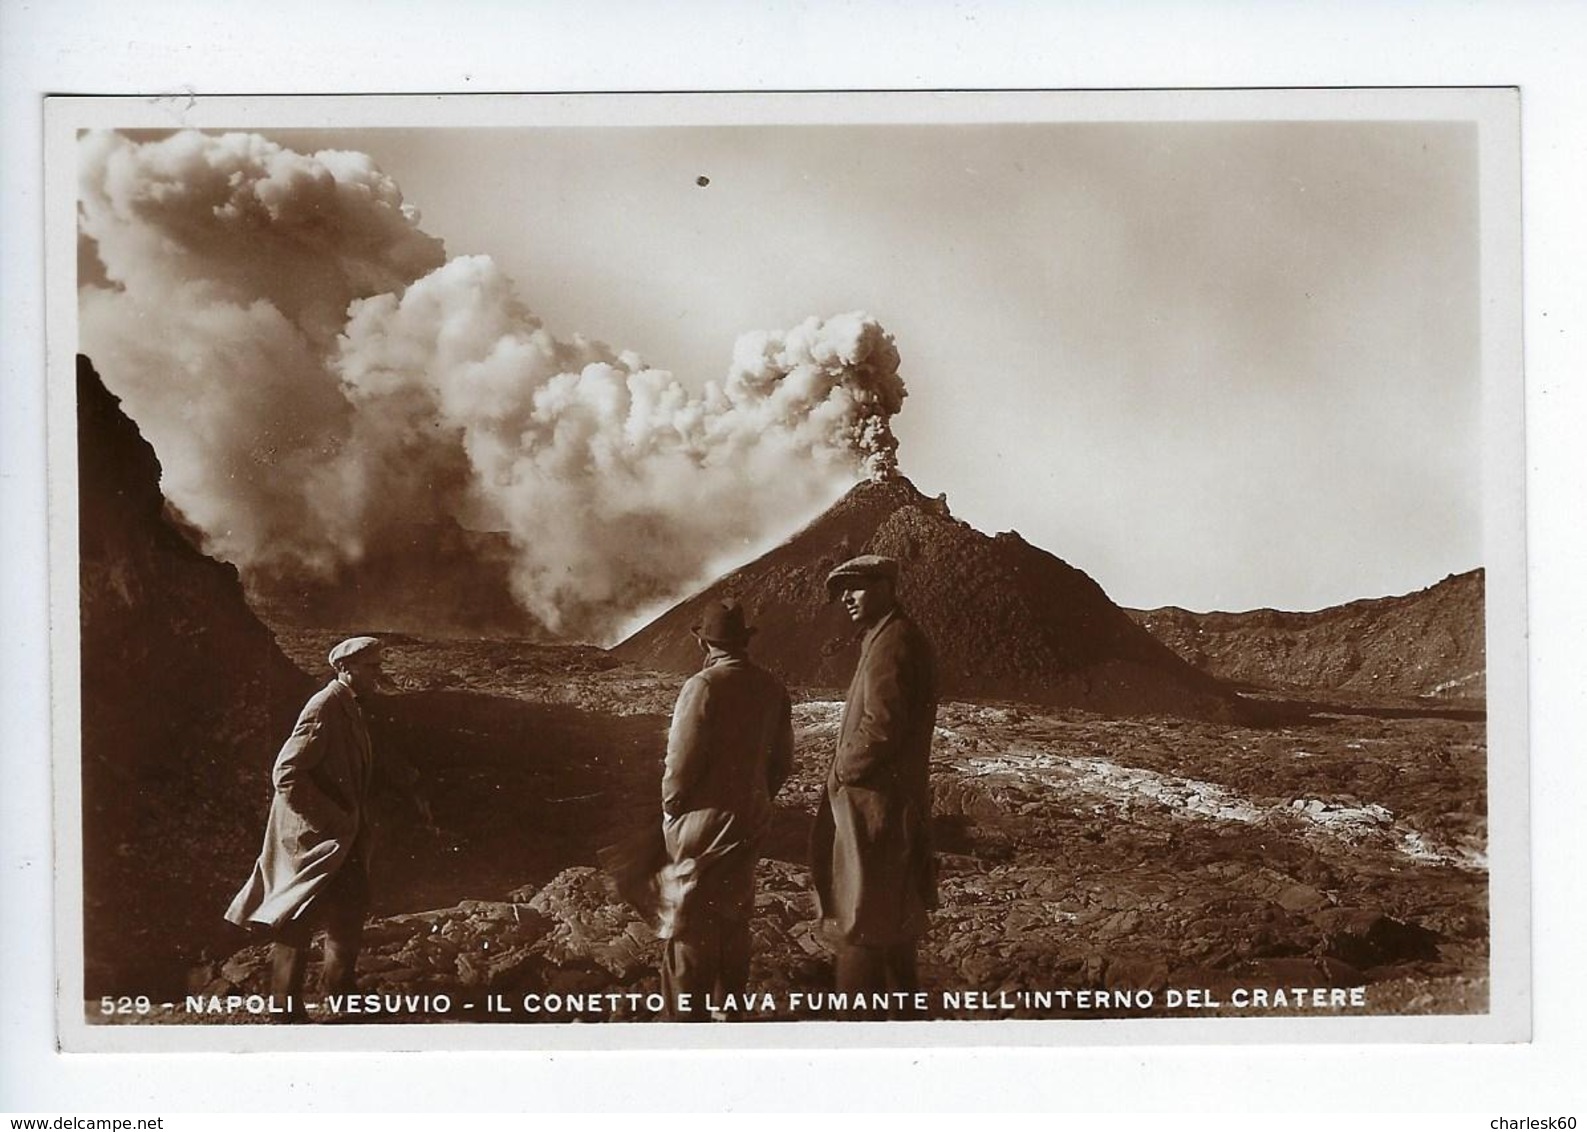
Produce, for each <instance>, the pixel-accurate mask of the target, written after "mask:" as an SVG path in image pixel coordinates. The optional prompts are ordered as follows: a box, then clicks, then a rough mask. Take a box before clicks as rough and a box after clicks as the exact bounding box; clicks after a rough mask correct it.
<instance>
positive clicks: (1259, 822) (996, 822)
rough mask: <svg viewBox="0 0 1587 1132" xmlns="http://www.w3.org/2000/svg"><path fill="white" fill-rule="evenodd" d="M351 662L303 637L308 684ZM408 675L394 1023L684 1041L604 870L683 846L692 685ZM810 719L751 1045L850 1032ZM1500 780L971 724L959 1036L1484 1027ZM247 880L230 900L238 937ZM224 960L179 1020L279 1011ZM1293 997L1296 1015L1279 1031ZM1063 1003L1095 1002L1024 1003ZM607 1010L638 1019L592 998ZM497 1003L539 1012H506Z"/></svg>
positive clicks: (573, 652)
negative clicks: (808, 845)
mask: <svg viewBox="0 0 1587 1132" xmlns="http://www.w3.org/2000/svg"><path fill="white" fill-rule="evenodd" d="M330 636H334V634H331V635H329V636H328V635H327V634H324V633H314V632H296V633H287V632H283V633H282V634H281V640H282V644H283V645H284V646H285V649H286V651H287V653H288V654H289V655H290V656H291V657H292V658H293V659H294V660H296V661H298V663H299V664H300V665H301V666H302V667H304V668H306V669H309V668H312V667H313V666H314V661H315V659H316V658H317V657H319V656H321V655H323V651H324V645H325V644H326V642H327V640H328V639H329V637H330ZM388 655H389V664H388V667H389V669H390V670H391V671H392V672H393V673H394V675H395V678H396V680H397V682H398V683H399V685H400V686H401V688H402V689H403V690H402V691H401V692H400V693H398V694H395V695H392V696H390V697H388V698H387V699H386V701H385V702H384V705H383V709H384V710H383V712H382V727H381V733H382V737H383V738H384V739H385V741H386V743H387V744H388V747H389V748H390V749H395V750H398V751H400V752H401V754H402V755H403V756H404V757H406V758H407V759H408V760H409V761H410V762H412V763H413V764H414V765H415V766H416V767H417V768H418V769H419V771H420V773H421V774H422V776H423V778H424V781H425V783H426V785H427V788H428V791H429V794H430V796H431V799H432V801H433V806H434V811H435V816H436V819H437V822H438V824H439V826H440V827H441V832H440V833H439V834H434V833H430V832H428V831H425V830H424V829H422V828H421V827H420V826H419V825H418V824H417V823H416V822H415V821H414V820H413V819H412V817H411V816H409V815H407V814H406V813H404V812H403V811H402V809H401V808H400V807H398V806H395V805H393V807H392V808H391V813H390V816H389V819H388V824H389V828H388V830H387V836H386V839H385V843H384V845H383V848H382V850H381V853H382V856H381V857H380V859H379V862H378V868H377V895H376V913H375V914H376V916H377V919H376V920H375V921H374V923H372V925H371V928H370V931H369V933H368V945H367V949H366V952H365V955H364V957H363V959H362V960H361V961H360V966H359V971H360V979H359V982H360V987H361V989H363V990H366V991H368V992H370V993H371V994H380V995H382V996H388V995H389V996H399V997H390V998H385V997H383V998H382V999H381V1000H380V1004H379V1005H378V1006H376V1009H377V1010H378V1016H371V1017H370V1018H369V1020H370V1021H376V1020H378V1021H383V1022H390V1021H413V1022H457V1021H567V1020H571V1019H573V1018H579V1019H583V1020H596V1019H616V1020H641V1019H646V1018H651V1017H654V1012H653V1010H650V1009H647V1008H646V1003H645V1000H644V998H643V997H628V996H629V995H635V996H642V995H644V994H646V993H648V992H654V991H656V990H658V989H659V979H658V975H657V969H656V964H657V960H658V954H659V944H657V943H656V942H655V941H654V940H653V938H652V936H651V933H650V932H649V930H648V929H647V928H646V927H645V925H644V924H643V922H642V921H641V920H640V918H639V916H638V915H637V914H636V913H635V912H633V911H632V910H631V909H629V908H628V907H627V906H625V905H623V904H622V903H621V902H620V901H618V900H616V898H615V897H614V896H612V895H611V893H610V891H609V887H608V885H607V884H606V883H605V881H604V879H603V876H602V874H601V873H600V871H599V869H598V868H597V867H596V864H597V858H596V854H597V852H598V850H599V849H600V848H601V847H602V846H604V845H607V844H611V843H613V842H615V841H617V840H619V839H621V838H622V837H624V836H625V835H627V834H628V833H630V832H632V831H633V830H635V829H637V828H638V827H639V825H640V824H641V823H644V822H653V821H655V820H657V819H658V813H659V807H658V801H657V785H658V781H659V775H660V764H661V758H662V754H663V745H664V741H665V733H666V725H667V713H668V712H669V710H670V707H671V703H672V699H673V697H674V696H675V694H676V689H677V686H678V683H679V681H678V678H677V677H675V676H671V675H662V674H655V673H649V672H644V671H640V670H636V669H632V668H629V667H627V666H624V665H620V664H615V663H613V662H612V661H611V660H610V658H609V657H607V656H606V655H605V654H603V653H602V652H601V651H600V650H595V649H563V648H557V647H554V646H545V645H536V644H517V643H514V642H510V641H469V642H445V641H436V642H423V641H419V640H415V639H411V638H409V639H404V638H397V639H395V640H394V641H393V643H392V645H391V647H390V650H389V654H388ZM796 699H797V703H796V707H795V725H796V732H797V754H796V769H795V773H794V776H793V778H792V779H791V780H790V782H789V783H788V785H787V786H786V788H785V789H784V791H783V793H782V794H781V796H780V797H779V798H778V800H777V805H778V808H777V820H776V824H775V827H774V834H773V837H772V840H771V843H770V845H769V846H768V849H767V857H766V859H765V860H764V861H763V863H762V866H761V874H760V895H759V898H758V901H757V908H756V915H755V921H754V929H753V930H754V939H755V959H754V968H753V973H752V979H751V989H752V991H755V992H761V993H766V994H769V995H770V996H771V998H770V1000H766V1001H763V1003H762V1004H760V1005H757V1007H756V1008H755V1009H753V1010H749V1011H745V1012H742V1013H741V1014H740V1015H739V1016H741V1017H745V1018H750V1019H768V1020H770V1019H783V1020H786V1019H790V1018H799V1017H805V1018H816V1017H819V1018H824V1019H831V1018H840V1017H842V1014H841V1013H837V1014H834V1013H833V1012H831V1011H830V1010H811V1009H809V1008H808V1007H807V1008H805V1009H800V1008H799V1007H798V1006H797V1005H796V1004H795V1003H796V1000H794V999H792V992H795V991H802V992H806V993H807V994H808V993H809V992H814V991H820V990H822V989H823V988H830V978H831V976H830V968H829V966H828V964H827V956H828V954H829V949H828V945H827V943H826V941H825V940H824V939H823V936H822V933H821V931H820V926H819V923H818V922H817V921H816V920H815V918H814V908H813V904H812V900H811V897H810V892H809V884H808V870H807V868H806V862H805V851H804V846H805V838H806V836H807V832H808V827H809V824H810V821H811V817H812V815H813V811H814V808H815V804H816V799H817V795H818V792H819V788H820V782H821V781H822V779H823V777H824V772H825V766H826V760H827V759H828V757H829V756H830V751H831V748H832V743H833V741H834V737H835V735H836V730H837V724H838V719H839V715H840V713H841V710H842V704H841V693H840V692H835V691H832V690H818V689H800V690H799V691H798V693H797V695H796ZM1485 775H1486V750H1485V744H1484V723H1483V718H1482V713H1481V712H1480V711H1478V710H1475V709H1473V708H1469V707H1468V708H1464V709H1462V708H1458V707H1452V706H1450V705H1448V704H1426V703H1422V704H1415V703H1409V702H1407V703H1404V704H1401V705H1399V706H1395V707H1390V706H1384V705H1383V704H1377V705H1366V706H1356V707H1351V706H1349V705H1346V704H1335V705H1331V706H1322V705H1317V704H1313V705H1312V710H1311V711H1310V712H1309V713H1308V714H1305V715H1304V716H1299V715H1298V716H1296V717H1295V718H1294V719H1293V721H1292V722H1290V723H1288V724H1286V725H1282V726H1268V727H1262V728H1248V727H1234V726H1228V725H1223V724H1216V723H1205V722H1192V721H1183V720H1176V719H1170V718H1140V719H1116V718H1107V717H1103V716H1098V715H1091V714H1087V713H1083V712H1078V711H1049V710H1041V709H1034V708H1031V707H1028V706H1022V705H1018V704H1011V703H1003V704H999V703H971V702H947V703H945V704H944V705H943V706H942V708H941V710H940V712H939V716H938V727H937V738H936V742H935V745H934V750H933V763H932V781H933V790H934V795H935V805H934V822H935V835H936V844H937V848H938V851H939V854H940V864H941V872H942V907H941V908H940V909H939V910H938V912H937V913H936V914H935V917H934V920H933V926H932V930H931V932H930V934H929V935H928V936H927V937H926V939H925V941H924V943H923V947H922V970H923V979H924V983H925V986H926V988H927V990H928V992H930V995H931V1002H932V1011H931V1012H932V1014H933V1015H935V1016H939V1017H959V1018H1009V1017H1017V1018H1037V1017H1149V1016H1161V1015H1164V1014H1181V1015H1183V1014H1187V1013H1189V1014H1199V1015H1205V1014H1208V1013H1212V1014H1242V1013H1257V1014H1263V1015H1265V1016H1272V1015H1274V1014H1280V1015H1296V1014H1302V1013H1313V1014H1340V1013H1354V1014H1364V1013H1365V1014H1404V1013H1467V1012H1480V1011H1482V1010H1484V1009H1485V1008H1486V988H1487V960H1488V950H1487V941H1488V922H1487V911H1486V909H1487V873H1486V861H1485V843H1486V834H1485V817H1484V809H1485V807H1484V795H1485V789H1484V784H1485ZM262 818H263V807H262V805H261V810H260V816H259V820H260V821H261V822H262ZM242 875H243V874H242V873H239V874H238V876H237V878H236V879H237V880H238V881H240V879H241V876H242ZM232 883H233V882H232V878H230V877H227V878H224V883H223V884H220V885H218V886H217V893H216V895H217V897H218V898H219V899H218V902H217V904H216V907H215V915H216V919H217V920H218V917H219V910H220V907H221V906H223V904H224V896H225V895H226V893H224V892H221V891H220V889H223V888H227V887H228V886H230V885H231V884H232ZM221 926H222V927H227V926H226V925H221ZM217 942H218V943H220V946H219V948H218V949H217V950H214V951H212V952H211V954H210V955H209V956H208V957H207V958H203V959H200V958H199V957H197V956H191V957H188V958H189V959H191V963H190V964H187V963H183V962H180V959H181V957H179V956H176V955H173V956H172V957H171V958H172V965H173V966H172V970H171V971H170V972H169V973H168V974H169V975H170V976H172V981H171V982H169V983H168V984H167V985H166V986H165V987H164V988H163V989H162V990H161V991H160V992H158V993H159V994H163V995H167V996H176V995H178V994H181V995H182V999H183V1001H187V999H186V996H187V994H194V995H198V996H200V997H201V998H203V999H204V1001H206V1002H211V1001H213V1000H212V999H211V998H208V997H205V996H227V995H239V994H240V995H246V994H250V993H264V992H265V990H266V989H267V974H266V962H265V955H266V949H265V948H264V947H261V946H249V941H248V939H247V937H246V935H245V934H244V933H242V932H241V931H236V932H235V933H234V934H233V935H231V936H230V937H229V939H225V938H223V939H221V940H218V941H217ZM229 945H234V946H235V947H236V951H235V953H229V954H228V953H227V952H228V950H229ZM177 967H180V968H181V970H180V971H177V970H176V968H177ZM178 974H180V982H181V983H182V984H183V985H182V986H180V987H178V986H176V985H175V983H176V979H175V976H177V975H178ZM312 977H313V972H312V970H311V980H312ZM311 986H312V981H311ZM1354 987H1360V988H1363V989H1362V991H1361V992H1360V996H1359V997H1358V998H1356V999H1355V1000H1353V1001H1354V1003H1356V1004H1355V1005H1351V1006H1347V1007H1345V1008H1340V1007H1339V1006H1338V1005H1326V1002H1327V1001H1328V999H1327V996H1326V994H1324V995H1322V996H1321V997H1319V996H1318V995H1316V994H1315V993H1312V995H1311V997H1310V998H1308V999H1306V1001H1305V1003H1304V1004H1303V1005H1300V1006H1297V1005H1296V1004H1295V1002H1294V1001H1293V1000H1294V997H1295V996H1294V995H1293V993H1292V992H1293V990H1294V989H1295V988H1311V989H1312V991H1313V992H1315V990H1316V989H1317V988H1341V989H1347V988H1354ZM1279 988H1286V989H1288V990H1289V991H1290V992H1291V993H1289V994H1287V995H1286V998H1285V1005H1284V1006H1283V1007H1282V1008H1275V1007H1274V1006H1273V1005H1272V1003H1273V1002H1274V999H1273V997H1271V995H1270V997H1269V998H1268V999H1267V1005H1266V1006H1265V1007H1263V1008H1258V1007H1256V1006H1254V1005H1253V1001H1260V992H1261V991H1263V990H1267V991H1270V992H1271V991H1273V990H1276V989H1279ZM129 989H131V988H129ZM1063 990H1068V991H1070V992H1076V993H1074V994H1071V996H1070V997H1069V998H1067V999H1061V1000H1059V999H1053V998H1051V997H1049V998H1048V999H1046V1000H1044V1001H1043V1000H1034V1001H1035V1003H1036V1004H1034V1005H1033V1000H1029V999H1027V998H1024V997H1022V996H1021V992H1042V991H1045V992H1057V991H1063ZM1170 990H1177V991H1180V992H1185V991H1187V990H1188V991H1200V992H1202V993H1201V995H1200V996H1199V1004H1198V1005H1197V1006H1196V1007H1195V1008H1194V1009H1183V1008H1180V1009H1176V1008H1174V1007H1171V1006H1170V1005H1169V1000H1170V996H1169V993H1168V992H1169V991H1170ZM1080 991H1089V992H1093V995H1092V997H1089V998H1081V997H1078V995H1077V992H1080ZM972 992H973V993H972ZM1094 992H1106V993H1103V994H1095V993H1094ZM1141 992H1151V993H1150V994H1149V995H1147V994H1143V993H1141ZM945 993H946V997H944V994H945ZM604 994H615V995H617V996H619V997H616V998H611V999H600V1000H599V1003H600V1005H599V1006H598V1008H591V1007H590V1006H589V1005H588V1003H589V1001H592V1000H588V999H586V998H581V997H579V996H590V995H604ZM403 995H406V996H408V997H407V998H402V997H400V996H403ZM486 995H496V996H498V997H497V999H496V1001H497V1002H499V1003H500V1002H505V1003H506V1004H508V1006H509V1007H511V1008H512V1009H511V1011H510V1013H508V1014H506V1015H502V1016H493V1017H490V1018H486V1017H484V1016H483V1015H482V1014H481V1013H480V1010H481V1009H482V1007H481V1006H480V1005H479V1004H480V1003H482V1002H483V1001H484V1000H485V997H484V996H486ZM525 995H529V996H531V998H530V999H529V1001H530V1002H531V1003H533V1004H535V1008H534V1009H533V1010H528V1011H526V1010H524V1009H523V1003H524V1001H525ZM533 996H539V997H538V998H536V997H533ZM803 1001H806V1002H807V1001H808V1000H803ZM1335 1001H1337V1000H1335ZM1347 1001H1349V1000H1347ZM767 1002H769V1005H767ZM438 1003H439V1004H440V1005H441V1006H442V1007H443V1008H444V1009H439V1010H438V1009H437V1004H438ZM465 1003H467V1004H470V1005H468V1006H466V1007H465V1006H464V1005H463V1004H465ZM1081 1003H1084V1004H1085V1005H1084V1007H1083V1008H1082V1007H1081V1005H1080V1004H1081ZM569 1004H572V1005H573V1007H575V1008H573V1009H568V1008H566V1007H567V1006H568V1005H569ZM551 1005H562V1006H563V1007H564V1009H561V1010H556V1009H552V1008H551ZM1181 1006H1182V1004H1181ZM410 1007H413V1009H410ZM217 1009H221V1007H220V1006H217ZM91 1013H92V1012H91ZM156 1013H159V1012H158V1011H157V1012H156ZM264 1017H265V1015H259V1014H251V1013H249V1012H247V1011H246V1010H243V1011H241V1012H238V1011H236V1010H235V1009H233V1010H230V1011H227V1012H225V1013H223V1014H220V1015H214V1014H204V1013H190V1012H188V1011H187V1010H185V1009H183V1008H182V1006H180V1005H179V1006H178V1007H177V1009H176V1011H174V1012H172V1013H169V1014H168V1020H171V1021H178V1020H180V1021H191V1022H222V1021H225V1022H244V1021H259V1020H263V1018H264ZM151 1020H153V1019H151Z"/></svg>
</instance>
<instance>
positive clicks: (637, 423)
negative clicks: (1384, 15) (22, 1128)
mask: <svg viewBox="0 0 1587 1132" xmlns="http://www.w3.org/2000/svg"><path fill="white" fill-rule="evenodd" d="M46 128H47V153H46V177H47V182H48V189H49V192H48V194H47V200H48V217H47V240H48V252H47V254H48V261H47V268H48V278H49V285H50V307H49V312H48V314H49V342H50V359H49V382H50V389H49V392H50V407H49V408H50V429H51V461H52V462H51V468H50V477H51V478H50V489H51V515H50V519H51V534H52V548H51V549H52V561H53V571H52V573H53V586H54V592H53V615H54V616H53V640H52V664H53V671H54V675H55V688H56V708H55V720H54V756H53V757H54V765H55V776H56V778H55V780H56V805H57V809H56V824H57V837H58V841H57V859H58V863H59V866H58V867H59V879H58V896H59V899H58V901H57V905H58V917H59V920H58V925H57V931H58V938H59V941H60V942H59V949H58V957H57V962H58V969H57V980H58V987H59V1020H60V1031H61V1043H62V1046H63V1048H65V1049H67V1050H80V1051H91V1050H180V1049H203V1050H221V1049H237V1050H245V1049H284V1048H296V1049H313V1048H339V1049H360V1050H361V1049H368V1050H382V1049H412V1048H470V1049H520V1048H556V1047H561V1048H578V1047H602V1046H606V1047H621V1048H645V1047H652V1046H657V1045H661V1044H667V1045H672V1046H677V1045H692V1046H727V1045H732V1046H768V1045H778V1046H799V1045H822V1046H832V1045H839V1046H841V1045H858V1044H866V1045H911V1046H919V1045H942V1044H948V1045H953V1044H962V1045H994V1044H1015V1043H1017V1044H1023V1045H1044V1044H1055V1045H1056V1044H1116V1043H1133V1042H1152V1043H1161V1042H1181V1041H1194V1042H1274V1041H1309V1042H1333V1041H1352V1042H1359V1041H1418V1042H1426V1041H1518V1040H1525V1039H1526V1038H1527V1037H1528V1035H1529V1018H1530V1001H1531V997H1530V996H1531V990H1530V975H1529V967H1528V949H1529V922H1528V900H1529V888H1528V860H1527V810H1526V797H1527V734H1526V682H1525V681H1526V675H1525V674H1526V652H1525V634H1524V625H1525V592H1524V578H1525V574H1524V562H1525V548H1524V525H1523V513H1524V508H1523V503H1524V492H1523V482H1522V471H1523V461H1522V440H1523V429H1522V414H1521V407H1522V386H1521V349H1520V343H1521V336H1520V335H1521V332H1520V198H1519V141H1518V128H1519V105H1518V95H1517V93H1516V91H1514V90H1512V89H1471V90H1461V89H1437V90H1432V89H1427V90H1423V89H1391V90H1372V89H1358V90H1337V91H1299V90H1297V91H1260V92H1255V91H1251V92H1241V91H1217V92H1213V91H1199V92H1188V91H1178V92H1175V91H1161V92H1116V93H1065V92H1030V93H985V92H981V93H977V92H938V93H930V94H926V93H919V94H860V93H829V94H807V95H775V96H773V95H754V96H751V95H725V94H723V95H649V96H597V95H579V96H551V95H540V96H521V97H501V96H491V97H470V96H447V97H403V98H372V97H323V98H317V97H315V98H311V97H300V98H271V99H266V98H257V99H255V98H218V99H208V98H199V97H181V98H160V99H131V98H52V99H49V100H48V101H47V105H46ZM686 1023H692V1024H686Z"/></svg>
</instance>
